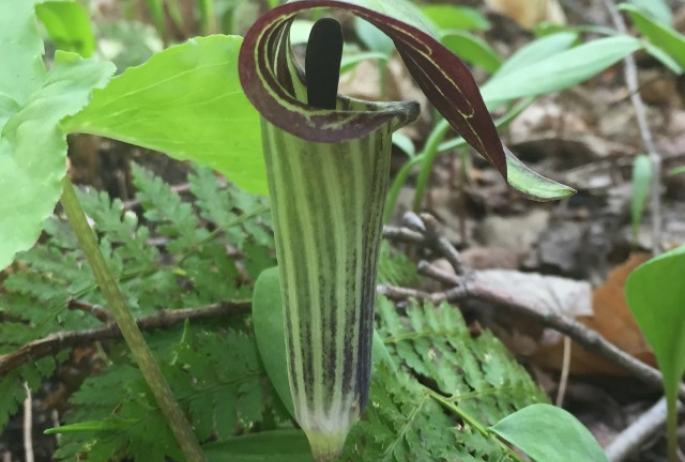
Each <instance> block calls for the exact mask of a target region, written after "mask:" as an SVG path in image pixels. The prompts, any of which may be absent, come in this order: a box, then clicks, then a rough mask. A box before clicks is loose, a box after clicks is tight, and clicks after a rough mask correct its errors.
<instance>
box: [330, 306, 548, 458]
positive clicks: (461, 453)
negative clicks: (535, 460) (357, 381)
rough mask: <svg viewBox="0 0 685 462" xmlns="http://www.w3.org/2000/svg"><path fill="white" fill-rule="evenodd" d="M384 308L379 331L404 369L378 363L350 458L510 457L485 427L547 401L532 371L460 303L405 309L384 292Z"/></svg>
mask: <svg viewBox="0 0 685 462" xmlns="http://www.w3.org/2000/svg"><path fill="white" fill-rule="evenodd" d="M377 307H378V313H379V317H380V323H379V333H380V335H381V337H382V338H383V341H384V343H385V345H386V347H387V348H388V350H389V351H390V353H391V355H392V356H394V357H395V358H396V360H397V362H398V364H400V365H401V368H400V370H399V371H398V372H392V373H391V372H390V371H388V370H387V369H386V368H385V367H380V368H378V369H377V371H376V373H375V376H374V379H373V385H372V389H371V395H370V403H369V406H368V407H367V411H366V415H365V417H364V419H363V421H362V423H361V424H360V425H359V426H358V427H357V428H355V430H353V435H352V436H351V437H350V441H351V442H350V443H349V444H348V446H347V449H346V454H347V456H346V458H343V460H345V461H352V460H363V461H367V460H368V461H371V460H373V461H384V462H405V461H409V460H411V461H417V462H432V461H436V460H446V461H455V462H456V461H465V462H486V461H507V460H510V459H509V457H508V455H507V453H506V452H505V451H503V450H502V447H501V445H500V444H499V443H498V442H497V441H496V439H495V437H494V436H492V435H490V434H488V433H487V432H483V429H484V428H486V427H487V426H488V425H490V424H494V423H495V422H497V421H498V420H499V419H501V418H502V417H504V416H506V415H508V414H510V413H512V412H514V411H516V410H518V409H521V408H523V407H525V406H527V405H529V404H532V403H535V402H541V401H546V397H545V395H544V394H543V393H542V391H541V390H540V389H539V388H538V387H537V386H536V385H535V383H534V382H533V380H532V379H531V378H530V376H529V375H528V374H527V373H526V371H525V370H524V369H523V368H522V367H521V366H520V365H519V364H517V363H516V361H514V360H513V359H512V358H511V357H510V355H509V353H508V352H507V351H506V349H505V348H504V346H503V345H502V344H501V343H500V342H499V341H498V340H497V339H496V338H495V337H494V336H493V335H492V334H490V333H488V332H485V333H482V334H480V335H479V336H477V337H474V336H472V335H471V333H470V332H469V329H468V327H467V326H466V324H465V323H464V320H463V318H462V316H461V314H460V312H459V310H458V309H456V308H454V307H451V306H449V305H447V304H443V305H440V306H434V305H432V304H430V303H428V302H427V303H425V304H423V305H421V304H419V303H417V302H415V301H414V302H412V303H411V304H410V305H409V306H408V308H407V311H406V316H400V315H399V314H398V313H397V311H396V309H395V306H394V305H393V304H392V302H390V301H389V300H387V299H385V298H379V300H378V303H377ZM466 417H468V418H466ZM473 422H479V424H478V425H477V426H474V425H472V423H473Z"/></svg>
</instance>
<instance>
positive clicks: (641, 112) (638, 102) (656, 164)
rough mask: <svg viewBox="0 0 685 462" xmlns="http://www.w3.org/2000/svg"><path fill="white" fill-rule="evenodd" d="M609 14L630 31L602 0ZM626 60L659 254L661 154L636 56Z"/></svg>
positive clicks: (654, 250)
mask: <svg viewBox="0 0 685 462" xmlns="http://www.w3.org/2000/svg"><path fill="white" fill-rule="evenodd" d="M602 3H603V4H604V6H605V8H606V9H607V11H609V15H611V20H612V22H613V23H614V27H616V29H617V30H618V31H619V32H621V33H622V34H627V33H628V28H627V27H626V23H625V21H624V20H623V17H622V16H621V13H619V11H618V9H616V5H615V4H614V3H613V0H602ZM624 62H625V79H626V85H627V86H628V91H629V92H630V99H631V101H632V103H633V108H634V109H635V115H636V116H637V123H638V126H639V127H640V137H641V138H642V144H643V145H644V148H645V150H646V151H647V155H648V156H649V160H650V163H651V165H652V182H651V204H652V205H651V209H652V210H651V212H652V253H653V254H654V255H658V254H660V253H661V238H662V236H661V163H662V161H661V155H660V154H659V153H658V152H657V150H656V146H655V145H654V138H653V136H652V131H651V130H650V128H649V123H648V122H647V113H646V111H645V104H644V102H643V101H642V97H641V96H640V85H639V82H638V78H637V65H636V64H635V58H634V57H633V55H632V54H629V55H628V56H626V57H625V59H624Z"/></svg>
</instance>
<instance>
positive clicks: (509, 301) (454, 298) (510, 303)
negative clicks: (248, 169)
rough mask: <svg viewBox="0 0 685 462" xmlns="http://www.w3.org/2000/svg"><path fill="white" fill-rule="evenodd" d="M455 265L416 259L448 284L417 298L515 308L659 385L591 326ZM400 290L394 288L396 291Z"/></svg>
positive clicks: (658, 378)
mask: <svg viewBox="0 0 685 462" xmlns="http://www.w3.org/2000/svg"><path fill="white" fill-rule="evenodd" d="M383 232H384V235H385V236H386V237H387V238H389V239H396V240H402V241H405V242H412V243H414V244H419V245H425V246H430V247H431V248H432V249H433V250H434V251H438V252H439V251H440V249H441V247H440V246H438V245H436V242H437V240H436V239H435V236H426V235H424V236H421V233H420V232H418V231H413V230H410V229H407V228H395V227H386V228H385V229H384V231H383ZM448 245H449V246H450V247H451V250H450V253H451V252H457V250H456V249H455V248H454V246H452V245H451V244H450V243H449V242H448ZM440 253H441V256H445V255H444V254H442V252H440ZM450 263H452V262H450ZM452 266H453V267H454V266H455V264H454V263H452ZM457 267H458V269H459V270H460V271H464V274H466V276H459V275H457V274H451V273H448V272H446V271H444V270H440V269H438V268H435V267H434V266H432V265H430V264H429V263H428V262H425V261H422V262H419V265H418V270H419V273H421V274H423V275H425V276H427V277H430V278H433V279H435V280H437V281H440V282H442V283H444V284H446V285H448V286H452V288H451V289H448V290H446V291H444V292H438V293H434V294H428V295H427V296H425V295H424V296H422V297H421V298H424V299H429V300H431V301H433V302H435V303H439V302H442V301H449V302H463V301H464V300H467V299H476V300H481V301H484V302H488V303H490V304H493V305H495V306H500V307H504V308H507V309H510V310H513V311H516V312H517V313H519V314H521V315H523V316H526V317H528V318H532V319H534V320H536V321H537V322H539V323H541V324H542V325H543V326H545V327H549V328H552V329H554V330H556V331H558V332H561V333H562V334H565V335H567V336H568V337H570V338H571V339H572V340H574V341H575V342H576V343H578V344H579V345H580V346H582V347H583V348H585V349H586V350H588V351H591V352H593V353H596V354H598V355H599V356H602V357H603V358H605V359H607V360H609V361H611V362H612V363H614V364H616V365H618V366H619V367H621V368H623V369H625V370H626V371H627V372H629V373H630V374H631V375H633V376H635V377H636V378H638V379H640V380H642V381H643V382H645V383H648V384H650V385H652V386H653V387H654V388H661V387H662V380H663V377H662V375H661V372H659V371H658V370H657V369H655V368H653V367H651V366H649V365H648V364H645V363H643V362H642V361H639V360H638V359H636V358H634V357H633V356H631V355H630V354H628V353H626V352H625V351H623V350H621V349H620V348H618V347H617V346H615V345H614V344H613V343H611V342H609V341H608V340H607V339H605V338H604V337H603V336H601V335H600V334H599V333H597V332H595V331H594V330H592V329H589V328H588V327H586V326H585V325H583V324H581V323H580V322H578V321H576V320H575V319H572V318H569V317H567V316H563V315H560V314H558V313H554V312H551V311H549V310H547V309H545V308H544V307H539V306H532V305H524V304H522V303H521V302H519V301H517V300H514V299H513V298H512V297H511V296H509V295H508V294H506V293H504V292H501V291H498V290H497V288H494V287H490V286H489V285H486V284H484V283H482V282H480V281H478V278H477V277H474V276H473V275H472V274H470V273H469V271H465V269H464V266H463V265H462V264H460V263H459V264H457ZM453 269H455V272H456V271H457V268H453ZM400 293H401V292H399V291H396V294H400ZM679 396H680V398H681V400H685V386H681V387H680V391H679Z"/></svg>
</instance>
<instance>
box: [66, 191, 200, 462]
mask: <svg viewBox="0 0 685 462" xmlns="http://www.w3.org/2000/svg"><path fill="white" fill-rule="evenodd" d="M61 202H62V206H63V207H64V211H65V212H66V214H67V218H68V219H69V223H70V224H71V227H72V228H73V229H74V232H75V233H76V237H77V238H78V240H79V243H80V244H81V247H82V248H83V252H84V253H85V255H86V259H87V260H88V264H89V265H90V267H91V269H92V270H93V274H94V275H95V280H96V281H97V283H98V286H100V289H101V290H102V294H103V296H104V297H105V299H106V300H107V305H108V306H107V307H108V309H109V310H110V312H111V313H112V315H113V316H114V319H115V320H116V322H117V324H118V325H119V328H120V329H121V333H122V335H123V337H124V340H126V343H127V344H128V347H129V349H130V350H131V353H132V354H133V359H134V360H135V361H136V363H137V364H138V367H139V368H140V372H141V373H142V374H143V377H144V378H145V381H146V382H147V384H148V385H149V386H150V389H151V390H152V393H153V395H154V397H155V399H156V400H157V404H158V405H159V408H160V410H161V411H162V413H163V414H164V417H166V420H167V422H168V424H169V428H171V431H172V432H173V434H174V437H175V438H176V441H177V442H178V445H179V446H180V448H181V451H182V452H183V455H184V456H185V458H186V461H187V462H205V457H204V454H203V453H202V449H200V445H199V443H198V442H197V439H196V438H195V433H194V432H193V429H192V428H191V426H190V424H189V423H188V421H187V420H186V418H185V415H183V412H182V411H181V407H180V406H179V405H178V402H177V401H176V399H175V398H174V395H173V393H172V391H171V389H170V388H169V384H167V382H166V379H165V378H164V375H163V374H162V370H161V369H160V368H159V365H158V364H157V362H156V361H155V358H154V356H153V355H152V351H150V347H149V346H148V345H147V343H146V342H145V339H144V338H143V334H142V333H141V332H140V329H139V328H138V325H137V324H136V321H135V319H134V318H133V316H132V315H131V312H130V311H129V309H128V307H127V306H126V302H125V301H124V298H123V296H122V295H121V292H120V291H119V287H118V286H117V282H116V280H115V279H114V277H113V276H112V273H111V272H110V270H109V267H108V266H107V263H106V262H105V259H104V257H103V256H102V253H101V252H100V247H99V246H98V243H97V240H96V238H95V234H94V233H93V230H92V229H91V228H90V226H89V225H88V222H87V220H86V215H85V213H84V212H83V209H82V208H81V203H80V202H79V200H78V197H77V196H76V192H75V191H74V186H73V185H72V184H71V181H70V180H69V178H66V177H65V178H64V180H62V199H61Z"/></svg>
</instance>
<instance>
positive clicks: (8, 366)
mask: <svg viewBox="0 0 685 462" xmlns="http://www.w3.org/2000/svg"><path fill="white" fill-rule="evenodd" d="M251 307H252V305H251V303H250V301H227V302H219V303H215V304H213V305H208V306H204V307H198V308H185V309H179V310H169V309H163V310H159V311H157V312H155V313H154V314H151V315H149V316H145V317H142V318H139V319H137V320H136V323H137V324H138V327H139V328H140V329H141V330H147V331H150V330H154V329H160V328H164V327H169V326H173V325H175V324H179V323H181V322H184V321H186V320H198V319H211V318H218V317H224V316H235V315H240V314H247V313H249V312H250V310H251ZM115 338H121V330H119V326H117V325H116V323H112V322H110V323H108V324H107V325H105V326H103V327H98V328H96V329H87V330H78V331H66V332H56V333H54V334H50V335H48V336H46V337H43V338H41V339H38V340H34V341H33V342H30V343H27V344H26V345H24V346H22V347H21V348H19V349H18V350H15V351H13V352H11V353H8V354H5V355H2V356H0V375H4V374H6V373H7V372H9V371H10V370H12V369H14V368H16V367H18V366H20V365H22V364H24V363H25V362H26V361H28V360H31V361H35V360H36V359H39V358H43V357H45V356H48V355H50V354H53V353H56V352H57V351H59V350H61V349H62V348H66V347H73V346H76V345H82V344H84V343H87V342H92V341H95V340H105V339H115Z"/></svg>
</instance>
